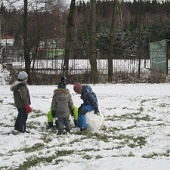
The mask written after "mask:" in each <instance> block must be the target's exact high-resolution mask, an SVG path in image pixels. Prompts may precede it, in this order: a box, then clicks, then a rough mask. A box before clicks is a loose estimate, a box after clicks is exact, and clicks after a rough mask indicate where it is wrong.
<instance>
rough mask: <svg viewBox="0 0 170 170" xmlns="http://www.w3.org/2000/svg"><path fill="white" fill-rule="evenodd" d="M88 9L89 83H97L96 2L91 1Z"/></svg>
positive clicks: (94, 0)
mask: <svg viewBox="0 0 170 170" xmlns="http://www.w3.org/2000/svg"><path fill="white" fill-rule="evenodd" d="M90 5H91V8H90V35H89V40H90V42H89V60H90V65H91V73H90V81H91V83H94V84H95V83H97V82H98V72H97V61H96V57H97V51H96V0H91V3H90Z"/></svg>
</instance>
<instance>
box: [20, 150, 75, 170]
mask: <svg viewBox="0 0 170 170" xmlns="http://www.w3.org/2000/svg"><path fill="white" fill-rule="evenodd" d="M73 152H74V151H72V150H62V151H58V152H57V153H56V154H55V155H52V156H48V157H35V156H32V157H30V158H28V159H27V161H25V162H23V164H22V165H20V166H19V167H18V169H17V170H28V169H29V168H30V167H34V166H36V165H38V164H41V163H51V162H53V163H55V164H58V163H59V162H61V161H63V160H62V159H57V158H60V157H62V156H67V155H70V154H72V153H73Z"/></svg>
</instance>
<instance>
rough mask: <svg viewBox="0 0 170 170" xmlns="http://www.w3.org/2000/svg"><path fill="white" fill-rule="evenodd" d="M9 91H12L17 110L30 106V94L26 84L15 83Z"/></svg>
mask: <svg viewBox="0 0 170 170" xmlns="http://www.w3.org/2000/svg"><path fill="white" fill-rule="evenodd" d="M10 89H11V91H13V95H14V102H15V106H16V107H17V108H19V109H21V108H25V105H27V104H29V105H30V104H31V100H30V93H29V90H28V87H27V84H26V82H19V81H15V82H14V84H12V85H11V88H10Z"/></svg>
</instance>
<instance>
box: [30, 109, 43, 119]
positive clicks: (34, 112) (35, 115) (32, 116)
mask: <svg viewBox="0 0 170 170" xmlns="http://www.w3.org/2000/svg"><path fill="white" fill-rule="evenodd" d="M32 112H33V114H31V118H36V117H41V116H42V115H46V113H42V111H41V110H35V109H33V110H32Z"/></svg>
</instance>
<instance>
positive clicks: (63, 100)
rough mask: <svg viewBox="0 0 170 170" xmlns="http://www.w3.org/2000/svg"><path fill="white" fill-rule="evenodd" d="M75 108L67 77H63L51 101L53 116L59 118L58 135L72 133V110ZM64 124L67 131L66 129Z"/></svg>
mask: <svg viewBox="0 0 170 170" xmlns="http://www.w3.org/2000/svg"><path fill="white" fill-rule="evenodd" d="M71 110H73V100H72V97H71V94H70V92H69V90H68V89H66V78H65V77H61V79H60V81H59V83H58V89H55V90H54V94H53V97H52V102H51V111H52V117H53V118H56V117H57V118H58V120H57V123H58V133H57V134H58V135H61V134H65V133H66V132H68V133H70V129H71V127H70V120H69V116H70V111H71ZM64 126H65V129H66V132H65V131H64Z"/></svg>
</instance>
